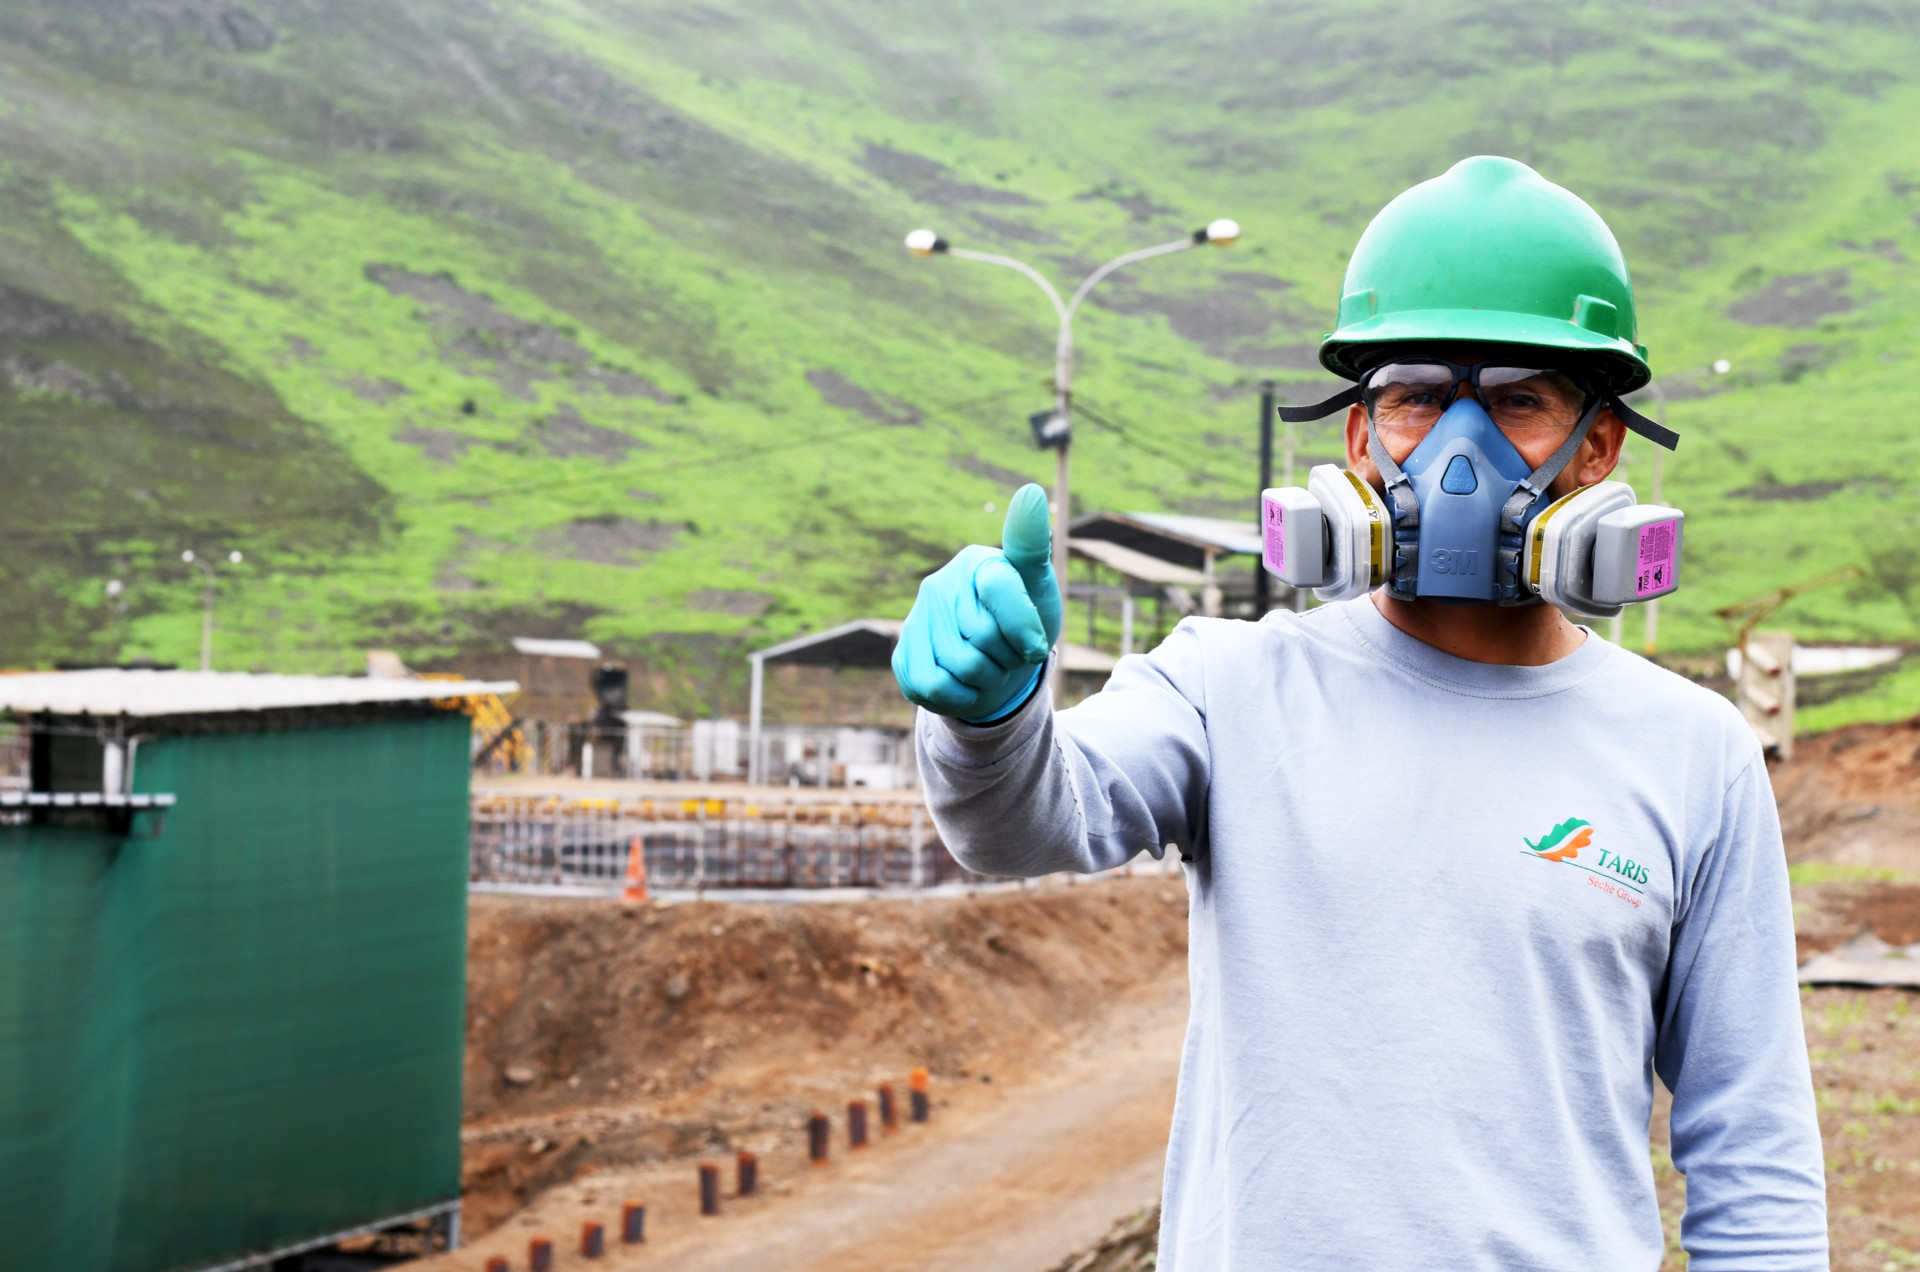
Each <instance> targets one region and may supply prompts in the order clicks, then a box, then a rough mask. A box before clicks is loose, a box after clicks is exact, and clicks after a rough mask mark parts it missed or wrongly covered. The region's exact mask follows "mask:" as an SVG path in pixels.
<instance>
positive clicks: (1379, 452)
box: [1367, 411, 1420, 600]
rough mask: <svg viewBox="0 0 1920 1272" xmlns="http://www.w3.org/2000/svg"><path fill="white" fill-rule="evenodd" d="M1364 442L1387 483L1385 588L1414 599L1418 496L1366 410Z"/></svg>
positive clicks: (1417, 543)
mask: <svg viewBox="0 0 1920 1272" xmlns="http://www.w3.org/2000/svg"><path fill="white" fill-rule="evenodd" d="M1367 446H1368V448H1369V450H1370V451H1371V453H1372V456H1373V466H1374V467H1375V468H1377V469H1379V470H1380V477H1381V479H1382V480H1383V481H1385V482H1386V483H1387V500H1388V502H1389V503H1390V505H1391V512H1392V516H1393V560H1392V562H1391V563H1390V566H1391V568H1390V569H1389V570H1388V573H1387V590H1388V592H1390V593H1391V594H1392V595H1394V596H1397V597H1399V598H1400V599H1402V600H1411V599H1413V577H1414V570H1415V564H1416V563H1417V562H1418V561H1419V559H1420V496H1419V495H1417V494H1415V493H1414V489H1413V481H1412V480H1411V479H1410V478H1409V477H1408V476H1407V473H1406V470H1405V469H1404V468H1402V467H1400V465H1399V464H1398V463H1396V462H1395V461H1394V458H1393V454H1392V452H1390V451H1389V450H1388V449H1387V448H1386V445H1385V444H1384V443H1383V442H1381V440H1380V428H1379V426H1378V425H1377V424H1375V423H1374V421H1373V412H1372V411H1368V412H1367Z"/></svg>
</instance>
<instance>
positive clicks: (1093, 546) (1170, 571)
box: [1067, 539, 1207, 587]
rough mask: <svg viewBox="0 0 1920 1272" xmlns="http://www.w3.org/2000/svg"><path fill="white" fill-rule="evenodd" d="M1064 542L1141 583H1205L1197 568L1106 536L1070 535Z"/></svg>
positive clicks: (1076, 552) (1079, 553) (1081, 554)
mask: <svg viewBox="0 0 1920 1272" xmlns="http://www.w3.org/2000/svg"><path fill="white" fill-rule="evenodd" d="M1067 546H1068V547H1069V548H1070V549H1071V550H1072V551H1073V552H1074V553H1075V554H1076V555H1078V556H1083V557H1085V558H1087V559H1088V560H1090V561H1098V562H1099V563H1100V564H1102V565H1104V566H1106V567H1107V568H1109V569H1112V570H1117V571H1119V572H1120V573H1121V574H1124V575H1126V576H1127V577H1128V578H1130V579H1139V580H1140V581H1141V582H1142V583H1171V584H1174V585H1177V586H1179V587H1205V586H1206V585H1207V576H1206V575H1205V574H1204V573H1203V572H1201V571H1199V570H1190V569H1188V568H1187V567H1186V566H1184V565H1175V564H1174V563H1173V562H1171V561H1163V560H1161V559H1160V558H1159V557H1157V556H1148V555H1147V554H1146V553H1144V552H1136V551H1134V550H1133V549H1132V548H1128V547H1122V546H1121V545H1120V544H1118V543H1114V542H1112V541H1111V540H1108V539H1070V540H1068V542H1067Z"/></svg>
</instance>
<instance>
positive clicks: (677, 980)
mask: <svg viewBox="0 0 1920 1272" xmlns="http://www.w3.org/2000/svg"><path fill="white" fill-rule="evenodd" d="M690 988H691V986H689V985H688V984H687V978H686V977H684V976H670V977H668V978H667V1001H668V1002H670V1003H672V1004H674V1005H675V1006H678V1005H679V1004H681V1003H683V1002H685V1001H686V998H687V991H688V990H689V989H690Z"/></svg>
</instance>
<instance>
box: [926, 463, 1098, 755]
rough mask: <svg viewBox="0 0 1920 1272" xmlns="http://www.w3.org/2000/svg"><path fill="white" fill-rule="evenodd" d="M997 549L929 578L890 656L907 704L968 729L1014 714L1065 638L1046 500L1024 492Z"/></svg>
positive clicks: (964, 552)
mask: <svg viewBox="0 0 1920 1272" xmlns="http://www.w3.org/2000/svg"><path fill="white" fill-rule="evenodd" d="M1000 544H1001V546H1000V547H998V548H988V547H983V546H981V545H980V544H977V543H976V544H974V545H973V546H971V547H967V548H962V549H961V550H960V554H959V555H958V556H956V557H954V558H953V560H951V561H949V562H947V563H946V564H945V565H943V566H941V567H940V569H939V570H938V571H936V572H935V573H933V574H931V575H929V576H927V578H926V579H925V580H924V581H923V582H922V583H921V584H920V595H919V597H918V598H917V599H916V600H915V601H914V603H913V610H912V612H910V613H909V614H908V615H907V621H906V624H905V626H904V627H903V628H902V629H901V632H900V643H899V644H898V645H896V646H894V650H893V678H894V679H895V680H897V681H898V682H899V683H900V692H901V693H902V694H904V695H906V699H907V701H908V702H912V703H917V704H919V705H920V706H923V707H925V708H926V709H927V710H929V711H934V712H938V713H939V714H940V715H945V716H953V717H955V718H956V719H960V720H964V721H966V722H967V723H969V724H983V723H986V722H989V721H992V720H997V719H999V718H1000V717H1001V716H1004V715H1008V714H1010V713H1011V712H1012V711H1013V710H1014V709H1015V708H1017V707H1019V706H1020V704H1021V703H1023V702H1025V701H1026V699H1027V695H1028V694H1029V693H1031V692H1032V691H1033V688H1034V685H1035V683H1036V682H1037V681H1038V680H1039V679H1040V672H1041V669H1042V668H1043V667H1044V666H1045V664H1046V661H1047V652H1048V651H1049V650H1051V649H1052V648H1053V642H1054V641H1055V640H1057V639H1059V636H1060V585H1059V583H1058V581H1056V580H1055V578H1054V577H1053V538H1052V534H1051V533H1050V528H1049V525H1048V515H1047V494H1046V492H1045V491H1044V490H1042V489H1040V487H1038V486H1036V485H1032V484H1028V485H1025V486H1022V487H1021V488H1020V489H1019V490H1018V491H1017V492H1015V494H1014V496H1013V502H1012V503H1010V504H1008V505H1007V521H1006V525H1005V526H1004V527H1003V528H1002V529H1001V531H1000Z"/></svg>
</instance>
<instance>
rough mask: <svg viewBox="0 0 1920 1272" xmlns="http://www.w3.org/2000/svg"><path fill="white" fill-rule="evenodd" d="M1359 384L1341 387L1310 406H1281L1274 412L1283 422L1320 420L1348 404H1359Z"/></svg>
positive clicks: (1345, 407)
mask: <svg viewBox="0 0 1920 1272" xmlns="http://www.w3.org/2000/svg"><path fill="white" fill-rule="evenodd" d="M1361 391H1362V386H1361V385H1358V384H1356V385H1354V386H1353V387H1352V388H1350V389H1342V390H1340V392H1338V393H1336V394H1334V395H1333V396H1332V397H1330V398H1328V399H1327V400H1326V401H1324V402H1315V403H1314V404H1313V405H1312V406H1283V407H1280V408H1279V410H1278V411H1277V412H1276V414H1278V415H1279V416H1280V422H1281V423H1283V424H1306V423H1308V422H1310V421H1312V420H1322V419H1325V418H1326V417H1327V416H1329V415H1332V414H1333V413H1334V412H1335V411H1344V410H1346V409H1347V408H1348V407H1350V406H1358V405H1359V404H1360V394H1361Z"/></svg>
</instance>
